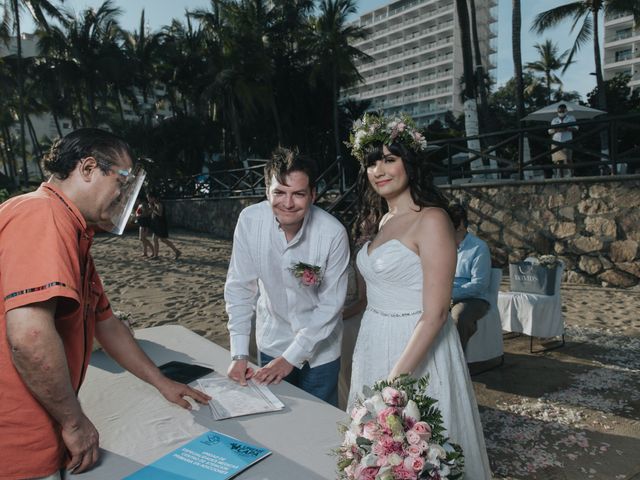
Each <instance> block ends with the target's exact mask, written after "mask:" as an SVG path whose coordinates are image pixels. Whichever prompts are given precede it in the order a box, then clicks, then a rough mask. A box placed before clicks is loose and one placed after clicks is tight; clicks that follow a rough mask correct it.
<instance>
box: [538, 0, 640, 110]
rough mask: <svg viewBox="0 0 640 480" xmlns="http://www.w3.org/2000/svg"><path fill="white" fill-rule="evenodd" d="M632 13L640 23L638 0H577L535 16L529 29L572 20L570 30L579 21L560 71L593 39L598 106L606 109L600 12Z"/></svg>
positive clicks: (610, 13)
mask: <svg viewBox="0 0 640 480" xmlns="http://www.w3.org/2000/svg"><path fill="white" fill-rule="evenodd" d="M602 13H604V14H605V15H607V16H608V15H616V14H623V15H633V17H634V20H635V22H636V24H639V23H640V2H638V0H576V1H573V2H569V3H566V4H564V5H560V6H558V7H555V8H552V9H550V10H547V11H544V12H542V13H540V14H538V15H537V16H536V18H535V19H534V21H533V24H532V26H531V29H532V30H534V31H535V32H537V33H542V32H544V31H545V30H547V29H548V28H552V27H554V26H556V25H558V24H559V23H561V22H563V21H564V20H571V22H572V25H571V32H573V30H574V29H575V28H576V27H577V26H578V25H579V24H580V29H579V31H578V34H577V36H576V39H575V41H574V43H573V46H572V47H571V50H570V52H569V56H568V58H567V61H566V62H565V65H564V69H563V72H564V71H566V69H567V67H568V66H569V65H570V64H571V63H572V61H573V56H574V55H575V54H576V52H577V51H578V50H580V48H581V47H583V46H584V45H585V43H587V42H588V41H589V40H592V41H593V57H594V61H595V73H596V81H597V86H598V108H599V109H601V110H606V109H607V99H606V95H605V85H604V78H603V76H602V59H601V57H600V37H599V25H600V21H601V14H602Z"/></svg>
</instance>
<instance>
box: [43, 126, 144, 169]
mask: <svg viewBox="0 0 640 480" xmlns="http://www.w3.org/2000/svg"><path fill="white" fill-rule="evenodd" d="M125 154H126V155H128V156H129V158H131V159H133V155H132V153H131V149H130V148H129V145H127V142H125V141H124V140H123V139H122V138H120V137H119V136H117V135H115V134H113V133H111V132H108V131H106V130H101V129H99V128H80V129H78V130H75V131H73V132H71V133H69V134H68V135H65V136H64V137H62V138H60V139H58V140H56V141H55V142H54V143H53V145H52V146H51V150H50V151H49V153H47V154H46V155H45V157H44V162H43V163H44V168H45V170H47V171H48V172H49V173H51V174H52V175H55V176H56V177H57V178H59V179H60V180H64V179H66V178H68V177H69V175H70V174H71V172H72V171H73V169H74V168H76V165H77V164H78V162H79V161H80V160H82V159H83V158H87V157H94V158H95V159H96V160H97V161H98V166H99V168H100V170H102V171H103V172H105V173H107V172H109V168H110V167H111V165H113V164H114V162H115V161H116V160H117V159H118V157H120V156H123V155H125Z"/></svg>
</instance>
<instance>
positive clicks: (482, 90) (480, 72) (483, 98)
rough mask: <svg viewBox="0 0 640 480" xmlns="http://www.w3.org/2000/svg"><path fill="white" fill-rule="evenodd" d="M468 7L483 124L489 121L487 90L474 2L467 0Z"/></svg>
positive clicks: (479, 107) (479, 106) (474, 0)
mask: <svg viewBox="0 0 640 480" xmlns="http://www.w3.org/2000/svg"><path fill="white" fill-rule="evenodd" d="M469 6H470V11H471V35H472V39H473V53H474V57H475V58H474V64H475V76H476V89H477V93H478V98H480V103H479V104H478V109H479V112H480V118H481V119H482V122H483V124H485V125H486V122H487V121H488V120H489V112H488V104H487V89H486V84H485V78H484V77H485V73H484V65H483V64H482V52H481V51H480V39H479V38H478V23H477V20H476V0H469Z"/></svg>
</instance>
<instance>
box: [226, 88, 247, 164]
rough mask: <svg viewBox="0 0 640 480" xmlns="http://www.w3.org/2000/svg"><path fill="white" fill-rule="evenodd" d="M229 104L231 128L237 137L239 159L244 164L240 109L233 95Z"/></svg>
mask: <svg viewBox="0 0 640 480" xmlns="http://www.w3.org/2000/svg"><path fill="white" fill-rule="evenodd" d="M229 105H230V107H231V128H232V129H233V136H234V137H235V141H236V148H237V149H238V161H239V162H240V163H241V164H242V162H243V161H244V160H245V153H244V145H243V143H242V134H241V133H240V120H239V119H238V109H237V107H236V105H235V101H234V99H233V97H232V98H231V99H230V102H229Z"/></svg>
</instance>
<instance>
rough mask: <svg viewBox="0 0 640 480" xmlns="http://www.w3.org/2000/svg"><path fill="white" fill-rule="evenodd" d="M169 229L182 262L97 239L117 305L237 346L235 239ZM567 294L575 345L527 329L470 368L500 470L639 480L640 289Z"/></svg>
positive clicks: (127, 240)
mask: <svg viewBox="0 0 640 480" xmlns="http://www.w3.org/2000/svg"><path fill="white" fill-rule="evenodd" d="M170 238H171V239H172V240H173V241H174V242H175V243H176V245H177V247H178V248H179V249H180V250H182V257H181V258H180V259H179V260H177V261H176V260H174V259H173V255H172V253H171V251H170V250H169V248H168V247H166V246H164V245H162V244H160V258H158V259H149V258H144V257H142V255H141V254H142V249H141V246H140V243H139V241H138V240H137V235H136V234H135V233H133V232H128V233H126V234H125V235H124V236H123V237H115V236H109V235H99V236H97V237H96V239H95V242H94V246H93V250H92V251H93V256H94V259H95V262H96V265H97V268H98V271H99V272H100V274H101V276H102V279H103V282H104V284H105V289H106V291H107V294H108V296H109V298H110V300H111V303H112V306H113V308H114V309H115V310H119V311H121V312H124V313H125V314H127V315H130V318H131V320H132V321H133V322H134V328H144V327H150V326H155V325H165V324H180V325H183V326H185V327H187V328H189V329H191V330H192V331H194V332H196V333H198V334H200V335H202V336H204V337H206V338H208V339H209V340H211V341H213V342H215V343H217V344H219V345H222V346H224V347H226V348H228V344H229V339H228V333H227V329H226V314H225V310H224V298H223V288H224V281H225V277H226V273H227V266H228V262H229V256H230V253H231V242H230V241H227V240H219V239H215V238H212V237H211V236H210V235H208V234H203V233H194V232H188V231H184V230H182V231H181V230H176V231H173V232H171V237H170ZM507 282H508V281H507ZM502 288H503V289H507V288H508V283H503V285H502ZM562 297H563V311H564V313H565V323H566V329H567V335H566V340H567V344H566V346H565V347H563V348H560V349H557V350H553V351H550V352H546V353H542V354H531V353H529V338H528V337H518V338H512V339H505V342H504V343H505V360H504V364H503V365H502V366H500V367H498V368H496V369H493V370H491V371H488V372H485V373H481V374H478V375H474V376H473V377H472V379H473V381H474V387H475V391H476V396H477V400H478V403H479V406H480V412H481V416H482V422H483V425H484V429H485V438H486V440H487V449H488V453H489V457H490V460H491V465H492V469H493V471H494V475H495V478H504V479H547V480H560V479H572V480H573V479H575V480H578V479H580V480H582V479H602V480H622V479H627V480H628V479H636V480H638V479H640V319H639V317H640V313H639V312H640V289H637V288H636V289H632V290H617V289H605V288H598V287H591V286H589V287H586V286H580V285H563V287H562ZM469 480H473V479H469Z"/></svg>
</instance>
